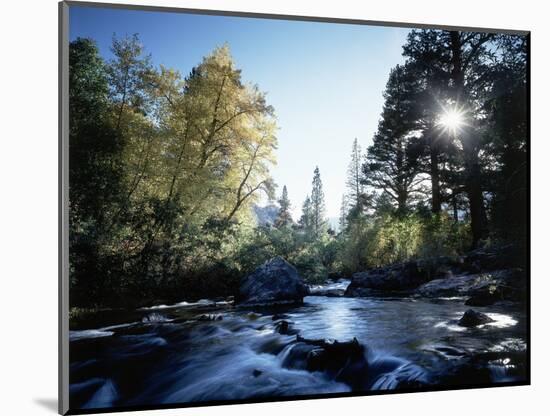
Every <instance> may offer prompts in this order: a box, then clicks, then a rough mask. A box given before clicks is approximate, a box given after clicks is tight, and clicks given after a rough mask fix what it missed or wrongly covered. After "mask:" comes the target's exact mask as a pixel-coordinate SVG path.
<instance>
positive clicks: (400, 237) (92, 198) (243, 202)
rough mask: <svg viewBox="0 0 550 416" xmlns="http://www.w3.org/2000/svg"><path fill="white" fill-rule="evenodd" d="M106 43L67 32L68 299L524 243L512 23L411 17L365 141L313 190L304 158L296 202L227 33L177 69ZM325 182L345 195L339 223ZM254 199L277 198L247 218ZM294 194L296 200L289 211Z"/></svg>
mask: <svg viewBox="0 0 550 416" xmlns="http://www.w3.org/2000/svg"><path fill="white" fill-rule="evenodd" d="M111 52H112V58H111V59H109V60H105V59H104V58H102V56H101V54H100V51H99V49H98V47H97V45H96V43H95V42H94V40H92V39H87V38H77V39H75V40H73V41H72V42H71V44H70V55H69V61H70V62H69V65H70V68H69V77H70V88H69V104H70V106H69V107H70V108H69V112H70V114H69V117H70V132H69V134H70V137H69V146H70V149H69V155H70V156H69V157H70V164H69V178H70V181H69V182H70V184H69V199H70V210H69V213H70V218H69V222H70V281H71V303H72V306H88V307H103V306H113V305H119V306H128V307H129V306H139V305H146V304H149V303H151V302H153V301H157V300H181V299H198V298H201V297H207V296H208V297H224V296H228V295H231V294H233V293H234V292H235V289H236V287H238V283H239V280H240V279H241V277H243V276H244V275H246V274H247V273H250V272H251V271H252V270H254V269H255V268H256V267H257V266H258V265H260V264H262V263H263V262H265V261H266V260H269V259H270V258H272V257H274V256H282V257H284V258H286V259H287V260H288V261H289V262H291V263H292V264H294V265H295V266H296V267H297V269H298V271H299V272H300V274H301V275H302V276H303V277H304V278H305V279H306V280H307V281H308V282H310V283H312V282H321V281H324V280H325V279H326V278H327V277H329V276H348V275H350V274H352V273H354V272H358V271H362V270H365V269H367V268H369V267H377V266H384V265H388V264H392V263H396V262H401V261H406V260H409V259H414V258H423V257H433V256H439V255H449V256H457V255H460V254H462V253H464V252H465V251H467V250H469V249H471V248H476V247H481V246H485V245H495V244H502V243H507V242H513V243H515V244H518V247H525V246H526V242H525V241H526V238H527V237H526V235H527V198H528V188H527V180H528V167H527V157H528V153H527V151H528V149H527V146H528V142H527V140H528V120H527V114H526V108H527V79H526V76H527V45H526V38H525V37H523V36H516V35H504V34H487V33H477V32H476V33H473V32H459V31H442V30H413V31H411V32H410V34H409V36H408V38H407V41H406V43H405V45H404V46H403V56H404V58H405V61H404V63H402V64H400V65H397V66H396V67H395V68H393V69H392V70H391V72H390V73H389V76H388V81H387V85H386V89H385V91H384V106H383V108H382V109H381V115H380V121H379V125H378V129H377V131H376V132H375V134H374V137H373V138H372V144H370V146H368V147H366V148H365V149H362V147H361V145H360V142H359V140H357V139H353V138H341V140H342V141H343V142H345V143H349V145H350V150H351V155H350V162H349V168H348V172H347V181H346V184H345V186H346V189H347V192H346V193H345V195H326V194H325V192H324V190H323V181H322V178H323V177H325V176H329V175H330V174H331V172H330V171H329V170H328V169H327V170H324V171H321V169H320V168H319V167H316V168H315V170H314V171H313V172H312V176H311V178H297V180H300V181H311V192H310V193H309V194H308V195H304V198H303V200H302V201H290V200H289V196H288V190H287V186H289V187H290V186H292V184H275V182H274V180H273V178H272V176H271V170H272V167H273V166H274V165H275V164H276V162H277V161H276V157H275V155H276V148H277V136H276V135H277V120H276V113H275V109H274V108H273V107H272V106H271V105H269V103H268V101H267V98H266V94H265V93H263V92H262V91H261V89H260V87H258V86H256V85H254V84H248V83H245V82H244V81H243V78H242V75H241V71H240V69H239V68H238V65H237V63H236V62H235V61H234V59H233V57H232V56H231V52H230V48H229V45H224V46H221V47H218V48H216V49H214V50H213V51H211V52H210V53H209V54H208V55H206V56H205V57H204V58H203V59H202V61H201V62H198V63H197V64H196V66H195V67H193V68H190V69H189V73H188V74H187V75H185V76H183V75H182V74H180V73H179V72H178V71H177V70H175V69H172V68H168V67H165V66H162V65H161V66H159V67H156V66H154V65H153V63H152V62H153V61H152V57H151V56H150V55H148V54H147V52H146V50H145V48H144V46H143V45H142V44H141V43H140V40H139V37H138V36H137V35H134V36H130V37H123V38H117V37H114V38H113V42H112V48H111ZM297 76H299V74H297ZM319 122H320V123H322V122H325V121H323V120H319ZM310 151H311V153H312V154H315V152H316V149H315V148H311V149H310ZM277 185H279V187H278V186H277ZM279 189H280V190H279ZM327 198H330V199H331V200H332V199H335V198H336V199H337V200H340V199H342V206H341V214H340V219H339V227H334V226H333V225H331V224H330V222H329V221H328V218H327V217H326V212H325V201H326V200H327ZM265 200H268V201H272V202H271V203H272V205H274V206H275V207H276V212H275V215H272V216H271V217H272V218H269V219H268V220H259V219H258V216H257V215H256V214H255V212H256V211H257V208H258V205H259V204H260V202H261V201H265ZM292 206H301V207H302V210H301V216H300V218H299V219H296V221H295V219H293V217H292V215H291V207H292Z"/></svg>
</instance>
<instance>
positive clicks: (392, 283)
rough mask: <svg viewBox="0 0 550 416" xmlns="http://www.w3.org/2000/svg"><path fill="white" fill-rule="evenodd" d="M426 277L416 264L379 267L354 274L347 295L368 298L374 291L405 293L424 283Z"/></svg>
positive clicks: (408, 263)
mask: <svg viewBox="0 0 550 416" xmlns="http://www.w3.org/2000/svg"><path fill="white" fill-rule="evenodd" d="M425 281H426V280H425V276H424V274H423V273H422V272H421V271H420V270H419V269H418V267H417V264H416V262H414V261H411V262H407V263H400V264H396V265H393V266H388V267H379V268H374V269H370V270H367V271H364V272H359V273H355V274H353V276H352V278H351V282H350V284H349V286H348V287H347V289H346V292H345V295H346V296H351V297H360V296H368V295H370V294H372V292H373V291H403V290H407V289H411V288H415V287H417V286H419V285H420V284H422V283H424V282H425Z"/></svg>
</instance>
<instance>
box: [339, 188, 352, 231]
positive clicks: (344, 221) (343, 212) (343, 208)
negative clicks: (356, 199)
mask: <svg viewBox="0 0 550 416" xmlns="http://www.w3.org/2000/svg"><path fill="white" fill-rule="evenodd" d="M348 206H349V201H348V196H347V195H346V194H343V195H342V205H340V218H339V219H338V223H339V225H340V232H342V231H344V230H345V229H346V227H347V225H348Z"/></svg>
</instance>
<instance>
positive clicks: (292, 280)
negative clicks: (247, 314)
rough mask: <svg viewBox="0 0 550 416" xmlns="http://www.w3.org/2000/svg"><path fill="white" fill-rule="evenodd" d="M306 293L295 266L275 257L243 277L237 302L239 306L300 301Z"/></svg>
mask: <svg viewBox="0 0 550 416" xmlns="http://www.w3.org/2000/svg"><path fill="white" fill-rule="evenodd" d="M308 294H309V289H308V287H307V286H306V285H305V284H304V282H303V281H302V279H301V277H300V276H299V275H298V271H297V270H296V268H295V267H294V266H293V265H291V264H290V263H288V262H287V261H286V260H284V259H283V258H282V257H276V258H274V259H272V260H269V261H268V262H266V263H264V264H263V265H262V266H260V267H258V268H257V269H256V270H255V271H254V273H252V274H250V275H248V276H247V277H246V278H245V279H243V281H242V282H241V286H240V288H239V297H238V299H237V302H238V303H239V304H240V305H241V306H254V305H276V304H285V303H301V302H303V299H304V296H307V295H308Z"/></svg>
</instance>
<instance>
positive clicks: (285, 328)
mask: <svg viewBox="0 0 550 416" xmlns="http://www.w3.org/2000/svg"><path fill="white" fill-rule="evenodd" d="M275 330H276V331H277V332H278V333H279V334H281V335H296V334H297V333H298V331H297V330H295V329H294V328H293V327H292V324H291V323H289V322H288V321H279V322H277V323H276V324H275Z"/></svg>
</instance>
